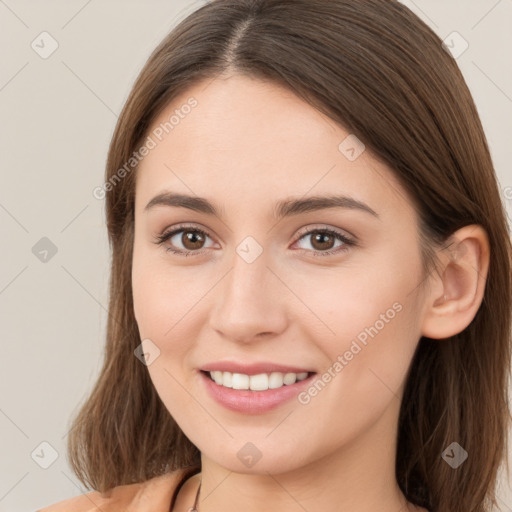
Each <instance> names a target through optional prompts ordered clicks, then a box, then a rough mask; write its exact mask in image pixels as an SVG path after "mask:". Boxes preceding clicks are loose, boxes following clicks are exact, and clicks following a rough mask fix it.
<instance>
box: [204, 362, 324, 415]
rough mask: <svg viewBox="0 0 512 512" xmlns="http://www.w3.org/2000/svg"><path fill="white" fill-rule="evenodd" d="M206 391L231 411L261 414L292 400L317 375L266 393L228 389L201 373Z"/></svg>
mask: <svg viewBox="0 0 512 512" xmlns="http://www.w3.org/2000/svg"><path fill="white" fill-rule="evenodd" d="M199 374H200V376H201V379H202V380H203V382H204V384H205V386H206V389H207V391H208V393H209V394H210V396H211V397H212V398H213V399H214V400H215V401H216V402H218V403H219V404H221V405H223V406H224V407H226V409H229V410H231V411H236V412H242V413H245V414H260V413H263V412H267V411H270V410H272V409H275V408H276V407H278V406H280V405H281V404H283V403H284V402H287V401H288V400H291V399H292V398H294V397H297V395H298V394H299V393H300V392H301V391H302V390H303V389H304V388H305V387H307V386H308V385H309V384H310V382H311V380H312V379H313V377H314V376H315V375H316V373H312V374H311V375H309V376H308V377H307V378H305V379H304V380H301V381H297V382H296V383H295V384H290V385H289V386H286V385H285V386H282V387H280V388H277V389H267V390H265V391H251V390H247V389H232V388H226V387H224V386H221V385H219V384H217V383H216V382H214V381H213V380H212V379H210V377H209V376H208V375H207V374H205V373H204V372H202V371H200V372H199Z"/></svg>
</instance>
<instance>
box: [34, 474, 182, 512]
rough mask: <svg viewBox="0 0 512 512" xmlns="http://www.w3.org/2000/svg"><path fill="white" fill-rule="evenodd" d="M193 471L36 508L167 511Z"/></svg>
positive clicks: (83, 511) (44, 510) (52, 511)
mask: <svg viewBox="0 0 512 512" xmlns="http://www.w3.org/2000/svg"><path fill="white" fill-rule="evenodd" d="M190 473H191V472H190V470H188V471H187V469H177V470H175V471H171V472H169V473H165V474H164V475H161V476H157V477H155V478H151V479H150V480H147V481H145V482H140V483H136V484H128V485H120V486H118V487H114V488H113V489H110V490H108V491H106V492H103V493H100V492H98V491H91V492H88V493H85V494H81V495H80V496H74V497H73V498H68V499H66V500H62V501H59V502H57V503H54V504H53V505H49V506H47V507H45V508H41V509H39V510H37V511H36V512H64V511H65V512H98V510H101V511H102V512H114V511H115V512H123V511H127V512H128V511H129V512H168V510H169V505H170V503H171V500H172V497H173V495H174V491H175V490H176V487H177V486H178V484H180V482H182V481H183V480H184V479H185V478H186V477H187V476H188V475H189V474H190Z"/></svg>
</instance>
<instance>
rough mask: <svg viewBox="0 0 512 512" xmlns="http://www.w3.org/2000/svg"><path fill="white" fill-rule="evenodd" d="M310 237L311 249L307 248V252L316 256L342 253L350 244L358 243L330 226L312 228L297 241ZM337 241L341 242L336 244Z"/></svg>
mask: <svg viewBox="0 0 512 512" xmlns="http://www.w3.org/2000/svg"><path fill="white" fill-rule="evenodd" d="M308 239H309V241H310V242H309V243H310V245H311V249H310V250H307V252H311V253H312V254H313V255H315V256H329V255H331V254H336V253H341V252H343V251H347V250H348V249H349V247H350V246H354V245H356V243H355V241H353V240H351V239H350V238H348V237H347V236H345V235H344V234H342V233H339V232H338V231H334V230H333V229H328V228H325V229H310V230H309V231H306V232H305V233H303V234H302V235H301V236H300V238H299V240H298V241H297V242H296V243H299V242H301V241H302V240H308ZM337 241H338V242H339V244H338V245H337V246H336V245H335V244H336V242H337ZM302 249H304V247H302Z"/></svg>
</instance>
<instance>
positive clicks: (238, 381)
mask: <svg viewBox="0 0 512 512" xmlns="http://www.w3.org/2000/svg"><path fill="white" fill-rule="evenodd" d="M223 379H224V377H223ZM232 383H233V389H249V375H244V374H243V373H233V377H232ZM217 384H223V382H220V383H217Z"/></svg>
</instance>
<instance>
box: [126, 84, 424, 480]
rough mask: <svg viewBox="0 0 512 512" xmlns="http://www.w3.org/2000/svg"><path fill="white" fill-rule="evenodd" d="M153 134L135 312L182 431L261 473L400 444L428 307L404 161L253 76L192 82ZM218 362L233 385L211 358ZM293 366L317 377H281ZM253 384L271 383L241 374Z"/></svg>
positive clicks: (137, 247)
mask: <svg viewBox="0 0 512 512" xmlns="http://www.w3.org/2000/svg"><path fill="white" fill-rule="evenodd" d="M172 116H174V117H172ZM165 123H167V124H165ZM148 135H149V136H150V137H151V140H149V139H147V140H146V142H147V148H148V151H147V155H146V156H145V157H144V158H143V160H142V161H141V163H140V165H139V168H138V170H137V185H136V213H135V242H134V255H133V274H132V277H133V298H134V310H135V316H136V319H137V323H138V327H139V331H140V336H141V340H145V341H144V342H143V348H144V352H145V353H147V354H148V358H149V359H148V371H149V374H150V376H151V379H152V381H153V383H154V385H155V388H156V390H157V391H158V394H159V396H160V397H161V399H162V401H163V403H164V404H165V406H166V407H167V409H168V410H169V412H170V414H171V415H172V416H173V417H174V419H175V420H176V422H177V423H178V424H179V426H180V427H181V429H182V430H183V431H184V432H185V434H186V435H187V436H188V437H189V439H190V440H191V441H192V442H193V443H194V444H195V445H196V446H197V447H198V448H199V449H200V450H201V452H202V453H203V456H205V457H208V458H209V459H211V460H213V461H215V463H217V464H220V465H222V466H224V467H226V468H228V469H230V470H232V471H238V472H246V473H249V472H255V473H262V472H263V471H272V472H273V473H279V472H283V471H287V470H292V469H296V468H299V467H302V466H304V465H306V464H309V463H313V462H315V461H318V460H320V459H321V458H322V457H325V456H327V455H328V454H330V455H332V454H336V453H338V454H341V453H343V452H345V453H347V450H348V449H349V448H350V447H351V446H355V444H356V443H357V442H358V441H361V440H363V439H365V443H366V446H368V447H370V448H371V447H372V446H373V448H374V449H375V450H377V451H378V450H383V449H384V450H386V453H388V452H389V451H390V447H391V446H394V445H393V443H394V442H395V432H396V427H397V417H398V411H399V406H400V399H401V396H402V390H403V385H404V381H405V377H406V372H407V370H408V367H409V365H410V362H411V358H412V356H413V353H414V350H415V348H416V345H417V342H418V340H419V338H420V336H421V323H422V316H423V313H424V309H425V308H424V306H425V305H424V298H423V297H422V293H421V291H422V286H421V283H422V266H421V258H420V248H419V239H418V224H417V221H418V219H417V214H416V211H415V209H414V208H413V206H412V204H411V202H410V200H409V199H408V197H407V195H406V193H405V191H404V189H403V188H402V187H401V186H400V185H399V184H398V182H397V181H396V179H395V178H394V176H393V174H392V173H391V172H390V171H389V169H388V168H387V167H386V166H385V165H383V164H381V163H379V162H378V161H377V160H375V159H373V158H372V157H371V156H370V155H369V152H368V151H364V146H362V145H361V143H360V142H358V141H357V139H355V138H354V136H351V135H350V133H349V132H347V131H345V130H344V129H343V128H342V127H340V126H339V125H337V124H335V123H334V122H333V121H332V120H331V119H329V118H327V117H326V116H324V115H323V114H320V113H319V112H318V111H317V110H315V109H314V108H312V107H311V106H309V105H308V104H307V103H305V102H303V101H302V100H300V99H298V98H297V97H296V96H294V95H293V94H292V93H291V92H290V91H288V90H286V89H283V88H281V87H279V86H277V85H275V84H271V83H265V82H262V81H256V80H252V79H249V78H245V77H241V76H232V77H230V78H229V79H217V80H214V81H211V82H210V81H206V82H203V83H201V84H199V85H197V86H194V87H193V88H191V89H189V90H187V91H186V92H185V93H183V94H182V95H180V96H179V97H177V98H175V99H174V100H173V101H172V104H170V105H169V106H168V107H167V108H166V109H165V111H164V112H163V113H162V114H161V115H160V116H159V118H158V119H157V120H156V122H155V123H154V124H153V126H152V127H151V130H150V131H149V132H148ZM347 137H348V138H347ZM162 194H168V196H162ZM178 194H179V195H186V196H190V197H191V198H192V199H191V200H190V202H189V204H192V200H194V201H195V202H196V206H197V202H198V201H199V198H202V199H201V201H200V205H199V206H201V205H202V206H201V208H199V207H196V208H194V209H192V208H186V207H184V202H182V203H181V204H182V206H179V205H177V201H176V200H173V199H172V197H171V196H176V195H178ZM158 196H160V198H159V200H155V201H153V202H152V200H153V199H154V198H156V197H158ZM341 196H343V197H345V198H346V199H339V200H338V201H337V203H336V202H334V203H335V204H337V206H335V207H327V206H328V204H327V203H326V202H323V204H322V202H321V201H317V202H314V203H311V204H310V203H308V202H305V203H304V204H303V206H302V207H301V206H300V205H301V204H302V203H303V202H304V201H308V200H309V199H311V198H320V197H329V198H333V197H341ZM206 201H207V202H208V203H209V205H211V206H209V205H207V206H205V205H206ZM295 201H297V202H298V203H297V205H296V206H293V205H294V202H295ZM150 202H152V203H153V204H152V205H149V206H148V204H149V203H150ZM329 206H332V205H329ZM213 209H214V211H215V213H212V211H213ZM280 214H283V215H280ZM174 230H176V231H177V233H176V234H173V235H172V236H171V237H168V238H167V240H165V241H163V242H162V243H161V244H157V243H155V242H156V241H157V238H158V237H160V236H162V235H166V234H168V233H171V232H172V231H174ZM178 230H181V231H178ZM195 230H201V231H202V232H204V233H205V234H202V233H201V231H200V232H198V231H195ZM323 230H331V231H334V232H335V233H337V234H334V235H333V234H330V233H326V232H325V231H323ZM171 249H173V250H175V251H178V253H175V252H172V251H171ZM179 251H181V252H179ZM186 251H189V254H188V255H187V256H185V252H186ZM328 253H329V254H328ZM141 364H142V363H141ZM258 364H260V365H261V366H257V365H258ZM216 365H217V366H216ZM219 365H220V366H219ZM222 365H224V366H222ZM250 365H253V366H252V367H250ZM212 368H217V371H218V372H219V373H216V374H214V375H216V376H217V379H219V382H221V381H220V378H219V375H221V376H222V379H225V380H222V382H223V385H220V384H217V383H215V382H213V381H211V380H210V378H209V377H208V374H206V373H205V372H202V371H201V369H203V370H209V369H212ZM219 368H220V369H219ZM223 369H224V370H226V372H227V371H228V370H229V373H221V372H222V370H223ZM313 372H314V374H313V375H311V374H312V373H313ZM237 373H238V374H240V375H236V376H232V374H237ZM286 373H290V374H299V375H298V378H299V379H303V378H304V374H305V373H307V374H308V377H307V378H306V379H304V380H301V381H299V382H297V383H295V384H291V382H292V381H293V379H294V375H288V377H287V378H286V379H285V381H286V382H290V384H283V386H282V387H279V386H280V384H281V382H282V380H280V379H281V377H280V375H279V374H286ZM270 374H273V375H272V376H271V375H270ZM255 375H259V376H255ZM251 376H252V377H254V378H251ZM287 379H290V380H289V381H288V380H287ZM230 381H231V384H230ZM269 383H270V384H269ZM224 384H225V385H224ZM251 384H252V386H253V388H257V387H259V386H261V387H262V388H265V387H268V386H269V385H270V386H271V389H269V390H267V391H264V390H245V391H244V390H243V389H233V387H231V388H230V387H229V386H230V385H231V386H234V387H236V388H238V387H241V388H243V387H245V386H246V385H249V386H251ZM274 386H276V387H274ZM383 441H384V443H383ZM372 443H373V444H372ZM383 444H384V445H385V446H382V445H383ZM378 446H381V447H380V448H378ZM375 453H376V452H375V451H374V453H373V454H372V455H373V456H374V455H375ZM258 459H259V460H258Z"/></svg>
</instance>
